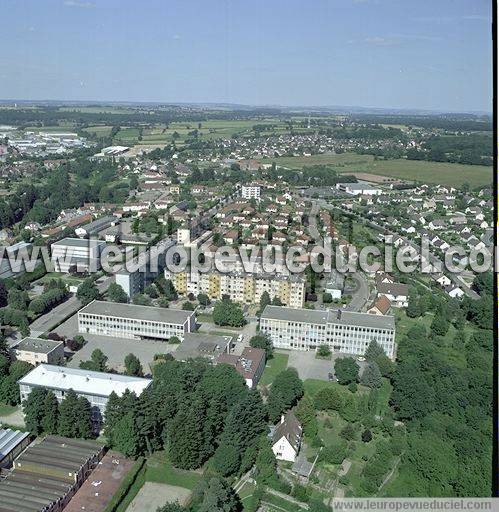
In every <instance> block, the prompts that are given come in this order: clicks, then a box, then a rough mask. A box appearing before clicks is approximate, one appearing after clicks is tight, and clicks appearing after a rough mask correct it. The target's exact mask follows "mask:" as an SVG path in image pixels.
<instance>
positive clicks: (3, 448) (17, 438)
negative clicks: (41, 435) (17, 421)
mask: <svg viewBox="0 0 499 512" xmlns="http://www.w3.org/2000/svg"><path fill="white" fill-rule="evenodd" d="M29 443H30V435H29V432H21V431H20V430H12V429H10V428H7V429H3V428H1V429H0V467H3V468H4V467H7V466H9V465H10V463H11V462H12V461H13V460H14V458H15V457H17V455H19V453H21V452H22V451H23V450H24V448H26V446H28V444H29Z"/></svg>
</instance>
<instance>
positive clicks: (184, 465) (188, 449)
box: [169, 399, 203, 469]
mask: <svg viewBox="0 0 499 512" xmlns="http://www.w3.org/2000/svg"><path fill="white" fill-rule="evenodd" d="M199 405H200V404H199V403H196V400H195V399H194V400H191V402H190V403H188V404H187V403H186V404H182V405H181V407H180V410H179V412H178V413H177V414H176V416H175V418H174V419H173V421H172V423H171V426H170V429H169V439H170V444H169V456H170V460H171V462H172V464H173V465H174V466H175V467H177V468H180V469H195V468H198V467H199V466H200V465H201V462H202V453H201V450H202V449H203V433H202V430H201V429H200V428H199V424H200V420H202V418H200V415H199V411H200V410H201V408H200V407H199Z"/></svg>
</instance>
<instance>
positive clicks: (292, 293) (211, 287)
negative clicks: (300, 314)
mask: <svg viewBox="0 0 499 512" xmlns="http://www.w3.org/2000/svg"><path fill="white" fill-rule="evenodd" d="M167 277H168V278H169V279H171V280H172V283H173V285H174V286H175V289H176V290H177V293H179V294H180V295H188V294H190V293H192V294H193V295H195V296H197V295H199V294H200V293H204V294H206V295H208V297H209V298H210V299H211V300H220V299H221V298H222V297H223V296H224V295H227V296H229V298H230V299H231V300H232V301H234V302H239V303H240V304H259V303H260V299H261V297H262V295H263V294H264V293H265V292H267V293H268V294H269V296H270V299H273V298H278V299H279V300H280V301H281V302H282V303H283V304H285V305H286V306H290V307H295V308H301V307H303V305H304V302H305V279H304V278H303V277H302V276H298V275H290V276H285V275H279V274H263V273H262V274H250V273H244V272H229V273H221V272H217V271H212V272H205V273H193V272H191V271H190V270H185V271H183V272H176V273H169V274H168V276H167Z"/></svg>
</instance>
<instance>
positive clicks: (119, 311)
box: [78, 300, 194, 325]
mask: <svg viewBox="0 0 499 512" xmlns="http://www.w3.org/2000/svg"><path fill="white" fill-rule="evenodd" d="M80 313H87V314H90V315H100V316H111V317H116V318H131V319H137V320H148V321H151V322H163V323H166V324H180V325H183V324H184V323H185V322H186V321H187V320H188V319H189V318H190V317H191V316H192V315H193V314H194V311H183V310H181V309H167V308H157V307H152V306H138V305H136V304H120V303H117V302H106V301H102V300H94V301H93V302H91V303H90V304H87V305H86V306H85V307H84V308H82V309H80V311H79V313H78V314H80Z"/></svg>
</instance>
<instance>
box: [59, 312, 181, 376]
mask: <svg viewBox="0 0 499 512" xmlns="http://www.w3.org/2000/svg"><path fill="white" fill-rule="evenodd" d="M54 331H55V332H56V333H57V334H59V335H60V336H66V337H68V338H72V337H74V336H76V335H77V334H78V319H77V315H73V316H72V317H71V318H69V319H68V320H66V321H65V322H64V323H63V324H61V325H60V326H59V327H57V328H56V329H55V330H54ZM83 337H84V338H85V340H86V341H87V343H86V345H85V346H84V347H83V348H82V349H81V350H79V351H78V352H76V354H75V355H74V357H73V359H72V360H71V361H70V362H69V363H68V366H69V367H72V368H78V366H79V364H80V361H87V360H89V359H90V356H91V354H92V351H93V350H95V349H96V348H100V349H101V350H102V352H104V354H105V355H106V356H107V357H108V358H109V360H108V363H107V365H108V367H110V368H113V369H115V370H117V371H123V370H124V363H123V360H124V359H125V357H126V356H127V355H128V354H130V353H132V354H135V355H136V356H137V357H138V358H139V359H140V362H141V364H142V368H143V370H144V373H149V372H150V368H149V363H150V362H151V361H152V360H153V358H154V355H155V354H166V353H169V352H173V351H175V350H176V349H177V345H170V344H168V343H165V342H163V341H153V340H132V339H127V338H113V337H111V336H101V335H98V334H84V335H83Z"/></svg>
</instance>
